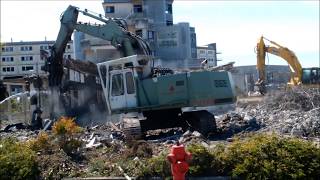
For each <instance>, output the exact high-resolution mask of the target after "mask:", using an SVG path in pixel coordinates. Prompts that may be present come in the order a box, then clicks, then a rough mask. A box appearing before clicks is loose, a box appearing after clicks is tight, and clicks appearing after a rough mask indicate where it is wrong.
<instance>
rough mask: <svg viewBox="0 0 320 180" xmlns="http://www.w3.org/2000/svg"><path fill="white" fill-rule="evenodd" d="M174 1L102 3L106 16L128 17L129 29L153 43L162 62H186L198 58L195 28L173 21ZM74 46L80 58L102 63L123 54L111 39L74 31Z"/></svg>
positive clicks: (182, 63) (154, 50) (141, 0)
mask: <svg viewBox="0 0 320 180" xmlns="http://www.w3.org/2000/svg"><path fill="white" fill-rule="evenodd" d="M172 3H173V0H104V1H103V3H102V6H103V9H104V12H105V16H106V17H111V18H122V19H124V20H125V21H126V23H127V26H128V30H129V31H131V32H133V33H135V34H137V35H139V36H140V37H142V38H143V39H144V40H145V41H147V42H148V43H149V45H150V48H151V53H152V54H153V55H154V56H155V58H156V59H158V60H160V61H159V65H160V64H162V65H164V64H167V63H168V64H180V65H185V64H188V62H189V61H190V60H191V59H196V57H197V56H196V53H197V52H196V34H195V29H194V28H193V27H190V26H189V23H178V24H173V14H172V12H173V11H172ZM74 46H75V53H76V54H75V55H76V58H77V59H82V60H89V61H93V62H101V61H105V60H110V59H115V58H120V57H121V55H120V53H119V52H117V50H116V49H115V48H114V47H112V46H111V45H110V43H109V42H107V41H103V40H97V38H94V37H91V36H88V35H85V34H83V33H81V32H76V33H75V34H74ZM172 62H173V63H172ZM176 62H179V63H176Z"/></svg>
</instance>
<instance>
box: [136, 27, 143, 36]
mask: <svg viewBox="0 0 320 180" xmlns="http://www.w3.org/2000/svg"><path fill="white" fill-rule="evenodd" d="M136 35H137V36H140V37H142V30H141V29H140V30H136Z"/></svg>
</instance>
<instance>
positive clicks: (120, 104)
mask: <svg viewBox="0 0 320 180" xmlns="http://www.w3.org/2000/svg"><path fill="white" fill-rule="evenodd" d="M109 92H110V106H111V109H112V110H124V109H127V108H133V107H136V106H137V96H136V85H135V81H134V77H133V73H132V71H131V70H130V69H125V70H122V71H114V72H112V73H111V82H110V91H109Z"/></svg>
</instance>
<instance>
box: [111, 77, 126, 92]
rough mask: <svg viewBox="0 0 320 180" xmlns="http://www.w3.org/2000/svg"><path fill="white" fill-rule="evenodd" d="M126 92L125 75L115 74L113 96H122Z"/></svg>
mask: <svg viewBox="0 0 320 180" xmlns="http://www.w3.org/2000/svg"><path fill="white" fill-rule="evenodd" d="M123 94H124V90H123V76H122V74H115V75H113V76H112V90H111V95H112V96H121V95H123Z"/></svg>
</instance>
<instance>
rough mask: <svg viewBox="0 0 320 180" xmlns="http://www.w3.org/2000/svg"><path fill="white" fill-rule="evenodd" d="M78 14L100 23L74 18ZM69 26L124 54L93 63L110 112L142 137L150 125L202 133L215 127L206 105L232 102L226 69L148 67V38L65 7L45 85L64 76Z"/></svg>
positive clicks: (120, 24)
mask: <svg viewBox="0 0 320 180" xmlns="http://www.w3.org/2000/svg"><path fill="white" fill-rule="evenodd" d="M79 13H82V14H83V15H86V16H89V17H91V18H94V19H96V20H98V21H100V22H101V23H102V24H100V25H92V24H88V23H78V22H77V18H78V15H79ZM74 30H77V31H80V32H84V33H86V34H89V35H91V36H94V37H98V38H101V39H103V40H108V41H110V42H111V44H112V45H113V46H114V47H116V48H117V49H119V51H121V52H122V54H123V56H124V57H123V58H120V59H114V60H110V61H106V62H102V63H98V64H97V67H98V72H99V76H100V80H101V82H102V83H101V84H102V88H103V92H104V97H105V101H106V105H107V111H108V113H109V114H110V115H111V114H122V116H121V117H122V120H123V122H124V125H123V128H124V132H126V133H127V135H128V136H134V137H141V135H142V133H143V132H146V131H148V130H151V129H161V128H168V127H189V128H193V129H194V130H198V131H199V132H201V133H202V134H207V133H209V132H214V131H215V130H216V123H215V118H214V115H213V114H212V113H210V112H209V111H207V110H205V109H206V107H208V106H215V105H222V104H232V103H234V102H235V101H236V95H235V89H234V84H233V81H232V77H231V74H230V73H229V72H227V71H221V72H212V71H208V70H201V71H190V72H184V73H174V71H173V70H169V69H168V68H155V67H153V66H152V64H153V63H152V60H153V57H152V56H151V55H150V54H151V53H150V48H149V45H148V43H147V42H145V41H144V40H143V39H141V38H140V37H139V36H137V35H135V34H133V33H131V32H129V31H128V30H127V28H126V25H125V23H124V21H123V20H121V19H112V18H104V17H102V16H96V15H93V14H91V13H89V12H88V11H82V10H80V9H79V8H77V7H74V6H69V7H68V8H67V9H66V10H65V12H64V13H63V15H62V16H61V28H60V31H59V34H58V37H57V40H56V42H55V43H54V45H53V46H52V49H51V56H50V57H49V58H48V59H47V63H46V68H45V69H46V70H47V71H48V72H49V86H50V87H51V89H57V87H59V86H60V85H61V79H62V75H63V65H62V61H63V53H64V49H65V47H66V45H67V42H68V41H69V40H70V39H71V35H72V33H73V31H74Z"/></svg>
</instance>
